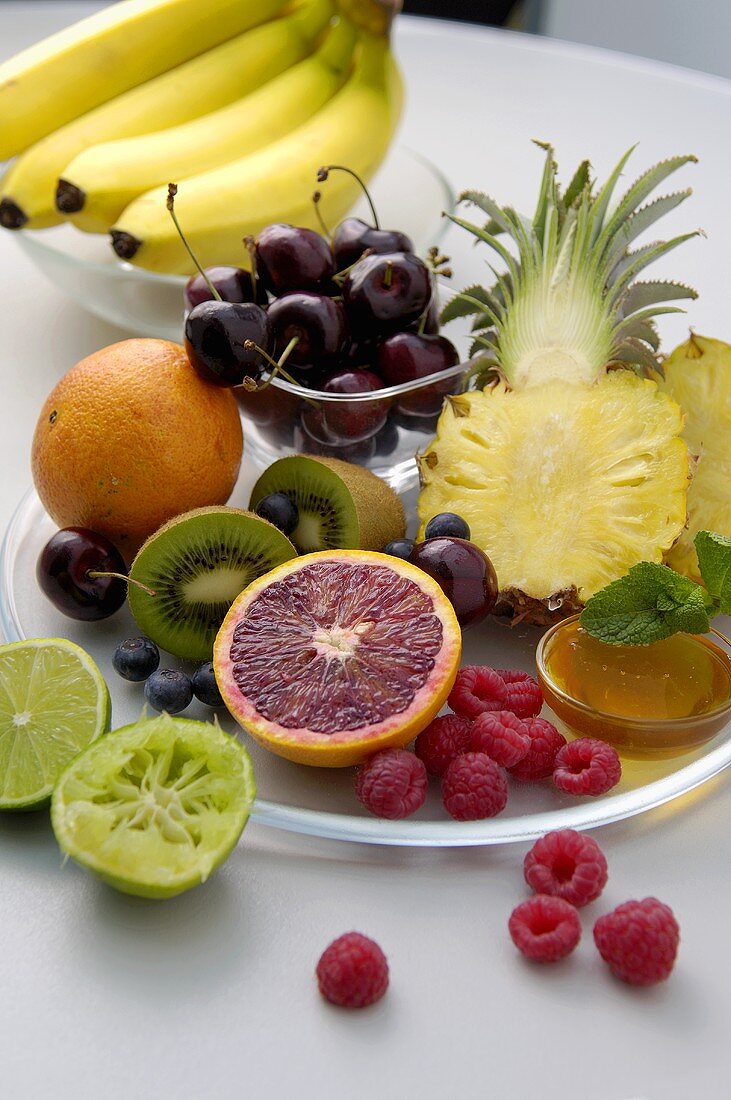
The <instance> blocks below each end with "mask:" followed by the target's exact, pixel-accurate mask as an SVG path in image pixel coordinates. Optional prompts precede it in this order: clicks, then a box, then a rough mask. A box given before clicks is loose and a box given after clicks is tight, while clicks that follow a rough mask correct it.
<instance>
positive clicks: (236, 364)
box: [185, 301, 273, 386]
mask: <svg viewBox="0 0 731 1100" xmlns="http://www.w3.org/2000/svg"><path fill="white" fill-rule="evenodd" d="M247 340H251V341H253V342H254V343H255V344H258V345H259V347H260V348H263V349H264V351H267V352H270V353H271V351H272V345H273V339H272V326H271V322H270V320H269V317H268V315H267V314H266V313H265V312H264V310H263V309H262V308H261V306H258V305H256V303H255V302H216V301H211V302H201V304H200V305H198V306H195V307H194V308H193V309H192V310H191V311H190V313H189V314H188V316H187V317H186V319H185V350H186V352H187V354H188V359H189V360H190V364H191V366H192V367H194V368H195V370H196V371H197V372H198V374H200V376H201V377H202V378H205V379H206V381H207V382H213V383H214V385H216V386H239V385H241V382H242V381H243V379H244V378H245V377H246V376H248V377H250V378H259V377H260V376H261V375H262V374H263V373H264V371H265V370H267V369H268V365H267V363H266V362H265V360H264V359H263V358H262V356H261V355H259V353H258V352H257V351H255V350H254V349H253V348H247V347H246V346H245V345H246V342H247Z"/></svg>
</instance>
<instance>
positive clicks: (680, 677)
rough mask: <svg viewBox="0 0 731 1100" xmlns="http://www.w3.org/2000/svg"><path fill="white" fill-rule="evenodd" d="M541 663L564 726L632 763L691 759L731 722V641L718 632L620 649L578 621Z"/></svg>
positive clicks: (545, 647) (563, 630) (539, 655)
mask: <svg viewBox="0 0 731 1100" xmlns="http://www.w3.org/2000/svg"><path fill="white" fill-rule="evenodd" d="M536 663H537V666H538V678H539V680H540V682H541V686H542V688H543V693H544V696H545V699H546V702H547V704H548V706H549V707H550V708H551V710H552V711H553V712H554V714H556V716H557V717H558V718H559V719H560V720H561V722H563V723H564V724H565V725H566V726H567V727H568V729H569V730H570V731H571V732H572V733H576V734H579V735H580V736H584V737H598V738H600V739H601V740H602V741H608V742H609V743H610V744H612V745H614V746H615V748H616V749H618V750H619V751H620V752H622V753H623V754H624V755H626V756H629V757H636V758H639V759H649V758H655V759H656V758H658V757H667V756H677V755H678V754H680V753H684V752H691V751H692V750H693V749H696V748H698V746H699V745H703V744H705V743H706V742H707V741H710V740H711V739H712V738H713V737H715V736H716V734H717V733H719V732H720V731H721V730H722V729H723V728H724V726H725V725H726V724H727V723H728V722H729V721H731V641H730V640H729V639H728V638H726V637H725V636H724V635H723V634H721V633H719V631H717V630H711V631H710V633H709V634H702V635H701V634H673V635H672V636H671V637H670V638H665V639H664V640H663V641H660V642H655V643H653V644H652V645H648V646H614V645H608V644H606V643H605V642H601V641H599V640H598V639H597V638H594V637H592V636H591V635H590V634H588V633H587V631H585V630H584V629H583V627H581V625H580V624H579V617H578V615H576V616H574V617H573V618H570V619H565V620H563V621H562V622H560V623H557V624H556V625H555V626H553V627H551V629H550V630H548V631H547V632H546V634H544V635H543V637H542V638H541V640H540V642H539V643H538V648H537V651H536Z"/></svg>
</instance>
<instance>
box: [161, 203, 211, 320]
mask: <svg viewBox="0 0 731 1100" xmlns="http://www.w3.org/2000/svg"><path fill="white" fill-rule="evenodd" d="M177 193H178V185H177V183H169V184H168V199H167V208H168V210H169V212H170V217H171V218H172V219H173V224H174V226H175V228H176V229H177V231H178V236H179V237H180V239H181V241H182V242H183V244H184V245H185V250H186V252H187V253H188V255H189V256H190V258H191V260H192V261H193V263H194V264H195V266H196V267H197V268H198V271H199V272H200V275H201V277H202V278H203V281H204V282H205V284H206V286H207V287H208V289H209V290H210V292H211V294H212V295H213V297H214V298H215V299H216V301H217V302H222V301H223V298H222V297H221V295H220V294H219V293H218V291H217V290H216V288H215V286H214V285H213V283H212V282H211V280H210V279H209V278H208V276H207V275H206V273H205V271H204V270H203V268H202V267H201V265H200V264H199V263H198V258H197V256H196V255H195V253H194V252H193V249H192V248H191V247H190V245H189V244H188V242H187V240H186V238H185V233H183V230H182V229H181V228H180V222H179V221H178V215H177V214H176V213H175V196H176V195H177Z"/></svg>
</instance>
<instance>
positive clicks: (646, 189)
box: [419, 146, 696, 623]
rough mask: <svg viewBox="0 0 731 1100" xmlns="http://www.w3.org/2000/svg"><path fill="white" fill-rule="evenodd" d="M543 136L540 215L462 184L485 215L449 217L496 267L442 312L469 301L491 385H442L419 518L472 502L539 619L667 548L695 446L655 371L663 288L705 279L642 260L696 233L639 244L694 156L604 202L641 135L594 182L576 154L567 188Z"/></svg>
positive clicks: (508, 582) (518, 599)
mask: <svg viewBox="0 0 731 1100" xmlns="http://www.w3.org/2000/svg"><path fill="white" fill-rule="evenodd" d="M543 148H544V149H545V150H546V165H545V169H544V173H543V179H542V182H541V187H540V193H539V200H538V205H537V208H536V212H535V214H534V216H533V218H532V220H529V219H527V218H524V217H522V216H521V215H519V214H517V213H516V212H515V211H514V210H513V209H512V208H510V207H500V206H498V204H497V203H495V202H494V201H493V200H492V199H491V198H490V197H489V196H487V195H484V194H482V193H480V192H474V191H470V192H465V194H464V195H463V196H462V200H461V201H463V202H468V203H472V204H473V205H476V206H478V207H479V208H480V209H481V210H482V211H483V212H484V213H485V214H487V215H488V217H489V219H490V220H489V221H488V222H487V224H486V225H485V226H484V227H481V226H478V225H475V224H473V223H471V222H468V221H465V220H464V219H462V218H458V217H453V218H452V220H453V221H454V222H456V224H457V225H460V226H462V228H464V229H466V230H467V231H468V232H470V233H471V234H472V235H473V236H475V237H476V238H477V239H478V241H482V242H484V243H485V244H487V245H489V246H490V248H491V249H492V250H493V252H495V253H497V255H498V256H499V258H500V260H501V261H502V266H503V268H504V270H503V271H502V272H500V273H498V272H496V271H493V274H494V276H495V282H494V284H493V285H492V287H491V288H490V289H486V288H484V287H480V286H475V287H470V288H469V289H467V290H465V291H463V292H462V293H461V294H458V295H456V297H455V298H454V299H453V300H452V301H451V302H450V303H449V304H448V305H447V306H446V308H445V310H444V311H443V314H442V321H443V322H447V321H449V320H451V319H453V318H456V317H467V316H473V317H474V323H473V331H474V333H475V338H474V343H473V346H472V350H471V355H477V356H478V357H479V360H478V363H477V364H476V368H475V370H476V375H477V377H478V379H479V381H480V383H481V384H483V385H484V388H482V389H478V390H475V391H472V392H470V393H466V394H463V395H461V396H458V397H455V398H451V399H449V400H448V403H447V404H446V406H445V409H444V411H443V412H442V415H441V417H440V419H439V423H438V426H437V438H436V439H435V440H434V442H433V443H432V444H431V446H430V447H429V448H428V449H427V451H426V452H425V453H424V454H423V455H421V456H419V468H420V474H421V485H422V489H421V494H420V499H419V514H420V518H421V521H422V528H423V525H424V524H426V523H427V522H428V520H429V519H430V518H431V517H432V516H433V515H435V514H437V513H438V512H442V511H453V512H458V513H459V514H460V515H463V516H464V517H465V519H466V520H467V521H468V523H469V524H470V528H471V531H472V538H473V540H474V541H475V542H476V543H477V544H478V545H479V546H481V547H482V549H483V550H484V551H485V552H486V553H487V554H488V556H489V557H490V558H491V559H492V562H493V565H494V566H495V570H496V572H497V577H498V583H499V585H500V590H501V596H502V601H503V608H504V609H505V610H507V609H512V611H513V612H514V613H515V614H517V615H519V616H521V617H522V618H526V619H529V620H531V621H534V622H540V623H547V622H551V621H553V620H555V619H557V618H561V617H563V616H565V615H567V614H570V613H572V612H573V611H575V610H577V609H578V608H580V607H581V606H582V605H583V603H585V601H586V600H587V599H588V598H589V597H590V596H591V595H593V593H594V592H596V591H597V590H598V589H599V588H602V587H603V586H604V585H606V584H608V583H609V582H610V581H612V580H615V579H617V578H618V577H620V576H622V575H624V574H625V573H626V572H627V570H628V569H629V568H630V567H631V566H632V565H634V564H636V563H637V562H639V561H654V562H660V561H662V560H663V558H664V557H665V555H666V554H667V552H668V551H669V550H670V548H671V547H672V545H673V543H674V542H675V540H676V539H677V538H678V536H679V535H680V533H681V531H682V530H683V527H684V525H685V521H686V515H687V507H686V501H687V489H688V482H689V476H690V475H689V458H688V451H687V447H686V446H685V443H684V442H683V440H682V437H681V432H682V414H681V412H680V408H679V406H678V404H677V402H676V401H674V400H673V398H672V397H671V396H669V395H668V394H666V393H663V392H662V391H661V390H660V389H659V387H658V384H657V382H656V381H654V380H653V379H654V378H656V377H657V374H658V371H659V370H660V365H659V361H658V359H657V357H656V352H657V349H658V338H657V333H656V330H655V327H654V324H653V318H654V317H655V316H657V315H658V314H661V313H670V312H673V313H674V312H680V311H679V310H678V308H677V307H675V306H668V305H664V304H663V303H666V302H669V301H672V300H673V299H679V298H694V297H695V296H696V295H695V291H693V290H692V289H690V288H689V287H685V286H683V285H681V284H679V283H673V282H660V281H654V282H637V281H636V276H637V274H638V273H639V272H640V271H641V270H643V269H644V268H645V267H646V266H647V265H648V264H649V263H651V262H652V261H653V260H654V259H656V258H658V257H659V256H662V255H664V254H665V253H666V252H668V251H670V249H672V248H674V247H676V246H677V245H678V244H680V243H681V242H682V241H685V240H687V239H688V238H689V237H692V236H695V234H694V233H687V234H684V235H683V236H680V237H675V238H673V239H671V240H668V241H657V242H653V243H652V244H646V245H641V246H639V247H637V248H635V249H631V248H630V245H631V244H632V242H633V241H635V239H636V238H637V237H638V236H639V235H640V234H641V233H643V232H644V230H646V229H647V228H648V227H649V226H650V225H652V224H653V223H654V222H655V221H656V220H657V219H658V218H660V217H661V216H662V215H663V214H665V213H667V212H668V211H669V210H672V209H673V208H674V207H676V206H678V205H679V204H680V203H681V202H683V201H684V199H686V198H687V197H688V195H689V194H690V191H689V190H685V191H679V192H676V193H674V194H672V195H667V196H664V197H662V198H657V199H655V200H654V201H650V202H647V203H645V200H646V199H647V198H648V197H649V195H650V194H651V193H652V192H653V191H654V189H655V187H656V186H657V185H658V184H659V183H660V182H662V181H663V180H664V179H666V178H667V177H668V176H669V175H670V174H671V173H672V172H674V171H675V170H676V169H677V168H680V167H681V166H682V165H684V164H686V163H688V162H689V161H692V160H694V159H695V158H693V157H675V158H672V159H671V160H667V161H663V162H662V163H661V164H658V165H656V166H655V167H654V168H651V169H649V170H648V171H647V172H645V173H644V174H643V175H642V176H640V178H639V179H638V180H637V181H636V182H635V183H634V184H633V185H632V186H631V187H630V188H629V189H628V190H627V191H626V193H625V194H624V195H623V196H622V197H621V198H620V199H619V201H618V202H617V203H616V205H614V206H612V205H611V199H612V195H613V192H614V189H615V187H616V185H617V182H618V180H619V177H620V175H621V172H622V169H623V168H624V165H625V163H626V161H627V159H628V157H629V155H630V153H631V152H632V150H630V151H629V152H628V153H626V154H625V156H624V157H622V159H621V160H620V162H619V164H618V165H617V166H616V168H615V169H614V171H613V172H612V174H611V175H610V177H609V179H608V180H607V182H606V183H605V184H604V185H603V187H601V188H600V189H599V190H595V188H594V185H593V183H592V181H591V179H590V170H589V165H588V162H584V163H582V164H581V165H580V167H579V169H578V170H577V172H576V173H575V175H574V177H573V179H572V180H571V182H570V184H569V185H568V187H567V188H566V190H565V191H564V192H562V191H561V188H560V186H559V184H558V181H557V168H556V164H555V161H554V159H553V150H552V148H551V147H550V146H543ZM643 203H644V204H645V205H643ZM506 238H507V239H508V241H510V242H511V244H508V243H506ZM646 376H649V377H646Z"/></svg>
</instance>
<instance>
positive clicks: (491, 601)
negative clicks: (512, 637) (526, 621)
mask: <svg viewBox="0 0 731 1100" xmlns="http://www.w3.org/2000/svg"><path fill="white" fill-rule="evenodd" d="M409 561H410V562H411V563H412V564H413V565H418V567H419V568H420V569H423V570H424V572H425V573H428V574H429V576H430V577H433V578H434V580H435V581H436V582H437V584H438V585H440V587H441V588H442V590H443V592H444V594H445V596H446V597H447V599H448V600H449V601H450V602H451V604H452V606H453V607H454V611H455V614H456V616H457V621H458V623H459V625H460V626H473V625H474V624H475V623H479V622H481V621H482V620H483V619H484V618H485V617H486V616H487V615H489V614H490V612H491V611H492V610H493V608H494V607H495V604H496V602H497V596H498V585H497V577H496V575H495V570H494V569H493V566H492V562H491V561H490V559H489V558H488V556H487V554H484V553H483V552H482V550H480V549H479V547H477V546H475V544H474V543H473V542H467V541H466V540H465V539H455V538H435V539H427V540H426V541H425V542H419V543H417V544H416V546H415V547H414V549H413V551H412V553H411V557H410V558H409Z"/></svg>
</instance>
